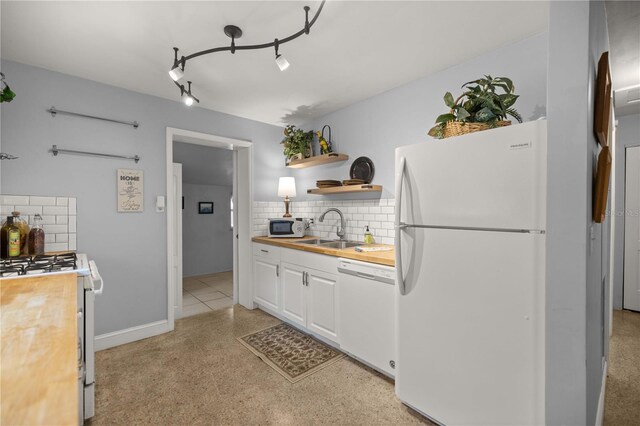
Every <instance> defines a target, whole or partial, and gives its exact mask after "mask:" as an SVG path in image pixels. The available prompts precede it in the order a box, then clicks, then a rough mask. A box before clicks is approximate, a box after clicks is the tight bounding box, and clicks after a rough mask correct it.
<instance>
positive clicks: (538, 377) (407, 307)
mask: <svg viewBox="0 0 640 426" xmlns="http://www.w3.org/2000/svg"><path fill="white" fill-rule="evenodd" d="M546 137H547V128H546V121H544V120H541V121H535V122H529V123H525V124H519V125H512V126H509V127H504V128H497V129H492V130H488V131H483V132H478V133H472V134H468V135H464V136H459V137H455V138H449V139H444V140H439V141H436V140H433V141H428V142H423V143H419V144H415V145H410V146H404V147H400V148H397V149H396V159H395V160H396V163H395V164H396V188H395V189H396V273H397V288H398V293H397V298H396V303H397V305H396V308H397V309H396V315H397V318H396V320H397V321H396V327H397V330H396V331H397V334H396V336H397V359H396V361H397V362H396V394H397V396H398V398H400V400H402V401H403V402H404V403H405V404H407V405H408V406H410V407H412V408H414V409H415V410H417V411H419V412H421V413H422V414H424V415H425V416H427V417H429V418H430V419H432V420H434V421H436V422H438V423H440V424H446V425H463V424H464V425H540V424H544V422H545V417H544V405H545V398H544V386H545V381H544V376H545V365H544V357H545V333H544V329H545V318H544V316H545V309H544V298H545V225H546V223H545V218H546V160H547V149H546V146H547V143H546Z"/></svg>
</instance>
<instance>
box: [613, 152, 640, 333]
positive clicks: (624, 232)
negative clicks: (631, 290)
mask: <svg viewBox="0 0 640 426" xmlns="http://www.w3.org/2000/svg"><path fill="white" fill-rule="evenodd" d="M629 149H640V145H627V146H625V147H624V191H623V193H622V200H623V213H624V226H623V230H622V306H621V307H622V309H623V310H624V309H627V308H625V303H624V302H625V299H624V293H625V292H624V288H625V284H626V279H627V274H626V269H627V226H628V219H629V217H628V216H627V191H628V190H629V187H628V186H627V175H628V173H629V170H628V168H627V159H628V157H629ZM611 322H612V323H613V321H611Z"/></svg>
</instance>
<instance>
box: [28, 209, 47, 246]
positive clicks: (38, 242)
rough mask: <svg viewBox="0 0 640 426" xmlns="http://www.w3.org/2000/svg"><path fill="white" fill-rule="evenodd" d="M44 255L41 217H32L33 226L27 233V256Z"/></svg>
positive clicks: (36, 215) (37, 215)
mask: <svg viewBox="0 0 640 426" xmlns="http://www.w3.org/2000/svg"><path fill="white" fill-rule="evenodd" d="M43 253H44V229H43V228H42V216H40V215H39V214H35V215H34V216H33V226H32V227H31V231H29V254H43Z"/></svg>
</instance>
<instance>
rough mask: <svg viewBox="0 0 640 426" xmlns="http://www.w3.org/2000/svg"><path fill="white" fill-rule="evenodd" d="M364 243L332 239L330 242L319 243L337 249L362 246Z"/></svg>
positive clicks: (321, 245)
mask: <svg viewBox="0 0 640 426" xmlns="http://www.w3.org/2000/svg"><path fill="white" fill-rule="evenodd" d="M362 244H363V243H361V242H358V241H331V242H329V243H322V244H318V245H319V246H320V247H328V248H335V249H345V248H349V247H356V246H361V245H362Z"/></svg>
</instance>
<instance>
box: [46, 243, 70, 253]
mask: <svg viewBox="0 0 640 426" xmlns="http://www.w3.org/2000/svg"><path fill="white" fill-rule="evenodd" d="M66 250H69V244H67V243H46V242H45V243H44V251H66Z"/></svg>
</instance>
